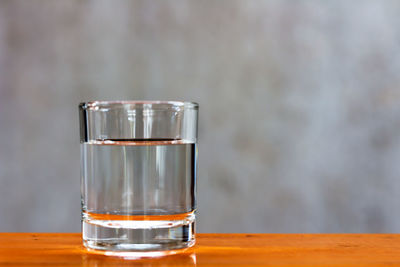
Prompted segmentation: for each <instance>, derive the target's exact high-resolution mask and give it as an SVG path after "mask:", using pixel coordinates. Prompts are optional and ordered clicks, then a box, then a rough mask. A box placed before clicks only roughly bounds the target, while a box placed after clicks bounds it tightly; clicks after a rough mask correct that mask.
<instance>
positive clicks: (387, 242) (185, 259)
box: [0, 233, 400, 266]
mask: <svg viewBox="0 0 400 267" xmlns="http://www.w3.org/2000/svg"><path fill="white" fill-rule="evenodd" d="M0 265H1V266H3V265H7V266H43V265H46V266H48V265H54V266H107V265H114V266H121V265H133V266H182V265H184V266H222V265H225V266H388V265H398V266H400V235H396V234H198V235H197V243H196V245H195V246H194V247H193V248H190V249H188V250H186V251H183V252H180V253H178V254H175V255H169V256H164V257H158V258H137V255H136V256H127V258H126V259H124V258H120V257H114V256H105V255H99V254H96V253H89V252H87V251H86V250H85V248H84V247H83V246H82V245H81V236H80V234H39V233H37V234H36V233H0Z"/></svg>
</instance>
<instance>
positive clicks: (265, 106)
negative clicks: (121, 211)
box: [0, 0, 400, 232]
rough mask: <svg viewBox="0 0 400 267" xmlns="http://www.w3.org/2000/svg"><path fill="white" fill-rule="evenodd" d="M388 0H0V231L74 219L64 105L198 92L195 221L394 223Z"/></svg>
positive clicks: (211, 225) (281, 227)
mask: <svg viewBox="0 0 400 267" xmlns="http://www.w3.org/2000/svg"><path fill="white" fill-rule="evenodd" d="M399 11H400V2H399V1H396V0H392V1H390V0H386V1H375V0H363V1H361V0H359V1H358V0H357V1H345V0H338V1H324V0H314V1H305V0H304V1H282V0H271V1H270V0H268V1H267V0H265V1H239V0H238V1H232V0H225V1H224V0H222V1H211V0H210V1H180V0H174V1H152V0H147V1H146V0H144V1H128V0H127V1H122V0H116V1H107V0H97V1H78V0H71V1H53V0H30V1H25V0H1V1H0V231H2V232H7V231H18V232H31V231H35V232H36V231H39V232H52V231H56V232H64V231H66V232H67V231H74V232H78V231H80V196H79V194H80V193H79V136H78V132H79V131H78V103H79V102H81V101H88V100H123V99H125V100H128V99H129V100H190V101H196V102H198V103H199V104H200V125H199V126H200V131H199V136H200V142H199V150H200V154H199V156H200V158H199V177H198V178H199V179H198V206H199V209H198V211H199V213H198V214H199V217H198V230H199V232H399V231H400V209H399V204H400V179H399V176H400V163H399V161H400V16H399Z"/></svg>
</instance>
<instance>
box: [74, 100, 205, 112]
mask: <svg viewBox="0 0 400 267" xmlns="http://www.w3.org/2000/svg"><path fill="white" fill-rule="evenodd" d="M144 105H151V106H150V107H146V108H149V109H152V108H157V106H170V107H178V108H185V109H194V110H197V109H198V108H199V104H198V103H196V102H191V101H158V100H116V101H114V100H112V101H88V102H81V103H80V104H79V108H81V109H89V110H91V109H95V110H97V109H99V108H103V107H107V108H110V107H111V108H112V107H115V108H118V107H124V106H133V107H134V108H143V106H144Z"/></svg>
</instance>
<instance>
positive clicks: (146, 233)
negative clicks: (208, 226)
mask: <svg viewBox="0 0 400 267" xmlns="http://www.w3.org/2000/svg"><path fill="white" fill-rule="evenodd" d="M85 217H86V218H85V219H84V220H83V222H82V237H83V244H84V245H85V246H86V247H88V248H91V249H95V250H103V251H115V252H118V251H121V252H122V251H132V252H135V251H138V252H144V251H165V250H173V249H182V248H187V247H190V246H193V245H194V242H195V225H194V224H195V215H194V214H190V215H188V216H186V217H185V218H180V220H99V219H93V218H90V216H85Z"/></svg>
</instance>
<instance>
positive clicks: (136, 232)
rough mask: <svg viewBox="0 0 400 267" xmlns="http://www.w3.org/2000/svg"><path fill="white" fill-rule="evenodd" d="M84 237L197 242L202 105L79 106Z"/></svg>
mask: <svg viewBox="0 0 400 267" xmlns="http://www.w3.org/2000/svg"><path fill="white" fill-rule="evenodd" d="M79 115H80V141H81V164H82V165H81V194H82V236H83V243H84V245H85V246H86V247H88V248H92V249H99V250H107V251H164V250H171V249H179V248H185V247H189V246H192V245H193V244H194V242H195V211H196V174H197V144H196V143H197V117H198V104H196V103H192V102H162V101H94V102H87V103H81V104H80V105H79Z"/></svg>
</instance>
